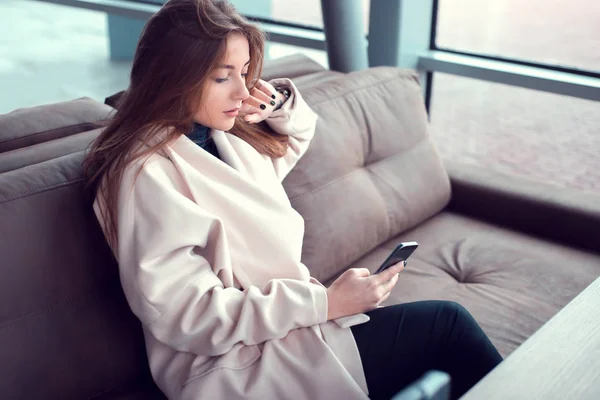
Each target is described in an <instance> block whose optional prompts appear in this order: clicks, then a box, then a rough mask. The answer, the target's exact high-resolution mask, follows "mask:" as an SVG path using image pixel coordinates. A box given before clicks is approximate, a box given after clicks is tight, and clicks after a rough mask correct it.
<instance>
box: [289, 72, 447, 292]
mask: <svg viewBox="0 0 600 400" xmlns="http://www.w3.org/2000/svg"><path fill="white" fill-rule="evenodd" d="M302 95H303V97H304V98H305V99H306V101H307V102H308V104H309V105H310V106H311V107H312V109H313V110H314V111H315V112H316V113H317V114H318V115H319V119H318V121H317V129H316V133H315V137H314V139H313V141H312V143H311V145H310V147H309V149H308V151H307V153H306V154H305V155H304V156H303V157H302V158H301V159H300V161H299V162H298V164H297V165H296V166H295V168H294V169H293V170H292V171H291V172H290V174H289V175H288V176H287V177H286V179H285V180H284V182H283V184H284V187H285V189H286V192H287V194H288V197H289V198H290V200H291V202H292V206H293V207H294V208H295V209H296V210H297V211H298V212H299V213H300V214H301V215H302V216H303V217H304V220H305V235H304V243H303V252H302V261H303V262H304V264H306V266H307V267H308V268H309V269H310V270H311V273H312V275H313V276H314V277H315V278H317V279H319V280H321V281H323V280H326V279H327V278H329V277H331V276H332V275H334V274H336V273H337V272H339V271H340V269H342V268H344V266H346V265H348V264H350V263H352V262H354V261H356V260H357V259H359V258H360V257H361V256H362V255H363V254H365V253H367V252H369V251H370V250H372V249H374V248H375V247H377V246H378V245H380V244H381V243H383V242H385V241H387V240H389V239H390V238H392V237H394V236H396V235H397V234H399V233H400V232H403V231H405V230H407V229H410V228H412V227H414V226H416V225H418V224H419V223H420V222H422V221H424V220H426V219H427V218H429V217H431V216H432V215H435V214H436V213H437V212H439V211H440V210H441V209H442V208H444V206H445V205H446V204H447V203H448V200H449V197H450V185H449V180H448V176H447V174H446V172H445V170H444V168H443V166H442V162H441V160H440V157H439V155H438V152H437V150H436V148H435V146H434V144H433V142H432V140H431V137H430V135H429V132H428V127H427V115H426V113H425V107H424V105H423V98H422V96H421V88H420V87H419V84H418V79H417V78H416V75H415V73H414V72H413V71H408V70H402V69H399V68H391V67H378V68H371V69H368V70H363V71H358V72H354V73H351V74H347V75H343V76H341V77H334V78H332V79H328V80H326V81H324V82H322V83H320V84H317V85H314V86H307V87H306V88H305V90H303V91H302Z"/></svg>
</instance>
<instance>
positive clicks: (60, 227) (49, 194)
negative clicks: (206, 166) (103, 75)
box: [0, 152, 151, 399]
mask: <svg viewBox="0 0 600 400" xmlns="http://www.w3.org/2000/svg"><path fill="white" fill-rule="evenodd" d="M82 159H83V152H79V153H74V154H70V155H67V156H64V157H60V158H56V159H52V160H49V161H46V162H42V163H39V164H35V165H30V166H27V167H24V168H21V169H18V170H14V171H11V172H7V173H4V174H0V221H2V223H0V238H2V239H1V240H0V257H1V261H0V274H1V278H0V343H2V345H1V346H0V360H2V363H0V376H2V379H0V393H2V398H6V399H34V398H47V399H83V398H95V397H96V396H98V395H99V394H101V393H104V392H108V391H110V390H111V389H114V390H119V389H118V388H121V387H128V386H129V385H131V384H132V382H138V381H146V382H147V381H151V380H150V379H149V378H148V377H149V371H148V363H147V359H146V354H145V347H144V338H143V334H142V330H141V326H140V324H139V321H138V320H137V318H136V317H135V316H134V315H133V314H132V313H131V311H130V309H129V306H128V304H127V302H126V300H125V296H124V294H123V291H122V289H121V284H120V280H119V271H118V267H117V264H116V262H115V260H114V258H113V256H112V253H111V251H110V249H109V248H108V246H107V245H106V244H105V239H104V236H103V234H102V232H101V230H100V228H99V226H98V223H97V220H96V217H95V215H94V213H93V210H92V207H91V202H90V201H87V200H86V199H85V196H84V191H83V182H82V171H81V161H82Z"/></svg>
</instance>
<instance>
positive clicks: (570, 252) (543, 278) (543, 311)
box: [327, 212, 600, 356]
mask: <svg viewBox="0 0 600 400" xmlns="http://www.w3.org/2000/svg"><path fill="white" fill-rule="evenodd" d="M408 240H416V241H418V242H419V245H420V246H419V249H418V250H417V251H416V252H415V253H414V254H413V256H412V257H411V258H410V262H409V264H408V265H407V268H406V269H405V270H404V272H402V274H401V279H400V280H399V281H398V284H397V286H396V288H395V289H394V291H393V292H392V294H391V296H390V297H389V299H388V300H387V304H397V303H403V302H408V301H416V300H424V299H442V300H453V301H457V302H459V303H460V304H462V305H463V306H465V307H466V308H467V309H468V310H469V311H470V312H471V313H472V314H473V316H474V317H475V319H476V320H477V321H478V322H479V323H480V324H481V326H482V328H483V329H484V331H486V333H487V334H488V335H489V336H490V338H491V340H492V342H493V343H494V344H495V345H496V347H497V348H498V350H499V351H500V353H501V354H502V355H503V356H507V355H508V354H510V353H511V352H512V351H513V350H515V349H516V348H517V347H518V346H519V345H520V344H521V343H523V342H524V341H525V339H527V338H528V337H529V336H531V335H532V334H533V333H534V332H535V331H536V330H537V329H538V328H540V327H541V326H542V325H543V324H544V323H545V322H546V321H548V320H549V319H550V318H551V317H552V316H553V315H554V314H556V313H557V312H558V311H559V310H560V309H561V308H562V307H564V306H565V305H566V304H567V303H568V302H569V301H570V300H571V299H572V298H573V297H574V296H575V295H576V294H578V293H579V292H581V291H582V290H583V289H584V288H585V287H586V286H587V285H589V284H590V283H591V282H593V281H594V279H595V278H597V277H598V276H599V275H600V256H599V255H593V254H590V253H587V252H583V251H579V250H575V249H572V248H568V247H565V246H560V245H557V244H553V243H550V242H547V241H543V240H540V239H536V238H533V237H531V236H527V235H524V234H522V233H518V232H515V231H511V230H508V229H503V228H499V227H497V226H494V225H491V224H488V223H485V222H481V221H478V220H475V219H472V218H469V217H465V216H461V215H458V214H454V213H450V212H442V213H440V214H438V215H436V216H435V217H433V218H431V219H430V220H428V221H426V222H425V223H423V224H420V225H419V226H418V227H416V228H414V229H411V230H409V231H406V232H403V233H402V234H400V235H398V236H396V237H394V238H392V239H391V240H390V241H388V242H387V243H384V244H383V245H382V246H380V247H378V248H377V249H376V250H374V251H372V252H371V253H369V254H367V255H365V256H364V257H363V258H361V259H360V260H359V261H357V262H356V263H354V264H353V265H351V266H350V267H357V268H369V269H371V270H374V269H375V267H376V266H377V265H379V264H381V262H382V261H383V260H384V259H385V257H387V255H388V254H389V253H390V252H391V251H392V249H393V248H394V247H395V245H396V244H397V243H398V242H401V241H408ZM327 283H328V284H329V283H330V282H327Z"/></svg>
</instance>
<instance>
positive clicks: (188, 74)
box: [83, 0, 288, 250]
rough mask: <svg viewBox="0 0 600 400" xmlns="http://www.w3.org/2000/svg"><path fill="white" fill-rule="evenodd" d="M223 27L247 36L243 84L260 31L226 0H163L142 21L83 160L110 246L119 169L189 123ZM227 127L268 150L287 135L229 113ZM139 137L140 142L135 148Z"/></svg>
mask: <svg viewBox="0 0 600 400" xmlns="http://www.w3.org/2000/svg"><path fill="white" fill-rule="evenodd" d="M231 33H241V34H242V35H244V36H245V37H246V39H247V40H248V43H249V47H250V65H249V68H248V75H247V78H246V84H247V86H248V88H249V89H251V88H252V87H253V85H254V82H255V81H256V79H257V78H258V77H260V75H261V74H262V66H263V64H262V63H263V56H264V41H265V37H264V34H263V32H262V31H260V30H259V29H258V28H257V27H256V26H254V25H252V24H251V23H249V22H248V21H247V20H246V19H245V18H243V17H242V16H241V15H240V14H238V13H237V11H236V10H235V9H234V8H233V7H232V6H231V5H230V4H229V3H228V2H227V1H222V0H169V1H168V2H167V3H166V4H165V5H164V6H163V7H162V8H161V9H160V10H159V11H158V12H157V13H156V14H155V15H154V16H152V17H151V18H150V20H149V21H148V23H147V24H146V26H145V27H144V30H143V31H142V34H141V37H140V39H139V42H138V45H137V49H136V52H135V56H134V60H133V66H132V69H131V77H130V83H129V87H128V88H127V90H126V91H125V92H124V94H123V96H122V97H121V99H120V100H119V104H118V105H117V108H118V110H117V112H116V114H115V116H114V118H113V119H112V120H110V121H109V122H108V125H107V126H106V128H105V129H104V131H103V132H102V133H101V134H100V136H99V137H98V138H97V139H96V140H95V142H94V143H93V144H92V146H91V149H90V152H89V153H88V155H87V156H86V158H85V160H84V162H83V167H84V175H85V177H86V184H87V188H88V190H89V194H91V195H92V196H94V195H95V196H99V200H100V203H101V205H103V206H102V207H100V212H101V215H102V218H103V220H104V232H105V235H106V237H107V240H108V242H109V244H111V246H113V250H115V249H116V245H117V220H116V210H117V201H118V192H119V188H120V182H121V179H122V177H123V173H124V171H125V169H126V168H127V166H128V165H130V164H131V163H132V162H133V161H136V160H138V159H140V158H142V157H149V156H150V155H152V154H154V153H156V152H157V151H159V150H160V149H161V148H162V147H163V146H165V145H166V144H168V143H170V142H172V141H174V140H176V139H177V138H178V137H179V136H180V135H182V134H184V133H186V132H189V131H190V130H191V129H192V126H193V115H194V114H195V111H196V110H197V109H198V106H199V105H200V104H201V102H202V97H203V96H202V88H203V86H204V84H205V82H206V80H207V76H208V74H209V73H210V72H211V71H212V70H213V69H214V68H216V67H217V65H218V64H220V63H221V61H222V58H223V57H224V54H225V51H226V46H227V36H228V35H229V34H231ZM159 132H167V133H166V135H164V138H161V140H159V141H158V143H157V144H154V145H150V144H149V139H151V138H153V137H156V135H157V133H159ZM230 133H232V134H234V135H236V136H238V137H240V138H242V139H244V140H245V141H246V142H248V143H249V144H250V145H251V146H253V147H254V148H255V149H256V150H257V151H258V152H260V153H263V154H267V155H269V156H271V157H281V156H283V155H284V154H285V152H286V150H287V146H288V137H287V136H285V135H277V134H275V133H274V132H273V131H272V130H270V129H269V128H268V126H267V125H266V124H264V123H261V124H256V125H252V124H248V123H246V122H244V120H243V119H242V118H237V119H236V121H235V124H234V126H233V128H232V129H231V130H230ZM141 144H147V145H148V146H147V147H146V148H145V149H144V150H142V151H139V149H141V148H142V147H141V146H140V145H141Z"/></svg>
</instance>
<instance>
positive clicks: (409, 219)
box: [0, 56, 600, 399]
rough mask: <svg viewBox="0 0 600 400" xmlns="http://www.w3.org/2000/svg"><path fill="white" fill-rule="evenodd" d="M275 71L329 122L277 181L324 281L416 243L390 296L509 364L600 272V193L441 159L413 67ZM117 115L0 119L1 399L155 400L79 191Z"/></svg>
mask: <svg viewBox="0 0 600 400" xmlns="http://www.w3.org/2000/svg"><path fill="white" fill-rule="evenodd" d="M280 76H285V77H291V78H292V79H293V80H294V81H295V82H296V84H297V86H298V87H299V88H300V90H301V91H302V93H303V95H304V97H305V98H306V100H307V101H308V103H309V104H310V105H311V106H312V108H313V109H314V110H315V111H316V112H317V114H319V117H320V118H319V122H318V126H317V133H316V136H315V138H314V141H313V142H312V144H311V147H310V149H309V151H308V153H307V154H306V155H305V156H304V158H303V159H302V160H301V161H300V162H299V164H298V165H297V166H296V167H295V168H294V170H293V171H292V172H291V173H290V175H289V176H288V177H287V178H286V180H285V181H284V186H285V189H286V191H287V194H288V196H289V198H290V199H291V202H292V205H293V206H294V207H295V208H296V209H297V210H298V211H299V212H300V213H301V214H302V215H303V217H304V219H305V221H306V234H305V243H304V250H303V261H304V263H305V264H306V265H307V266H308V267H309V268H310V269H311V271H312V273H313V275H314V276H315V277H316V278H318V279H319V280H321V281H322V282H324V283H326V284H328V283H330V282H332V281H333V280H334V279H335V278H336V277H337V276H338V275H339V274H340V273H342V272H343V271H344V270H346V269H347V268H349V267H366V268H369V269H371V270H374V269H375V268H377V267H378V266H379V264H380V263H381V262H382V261H383V260H384V259H385V258H386V256H387V255H388V254H389V252H390V251H391V250H392V249H393V248H394V247H395V245H396V244H397V243H398V242H400V241H404V240H416V241H418V242H419V244H420V247H419V249H418V250H417V252H416V253H415V254H414V255H413V256H412V257H411V259H410V263H409V265H408V267H407V268H406V270H405V271H404V272H403V273H402V275H401V279H400V280H399V283H398V285H397V287H396V289H395V290H394V292H393V294H392V296H391V297H390V298H389V300H388V303H390V304H392V303H398V302H407V301H414V300H421V299H448V300H455V301H458V302H460V303H461V304H463V305H464V306H465V307H466V308H467V309H469V310H470V311H471V313H472V314H473V315H474V316H475V318H476V319H477V320H478V321H479V323H480V324H481V325H482V327H483V329H484V330H485V331H486V332H487V333H488V335H489V336H490V338H491V339H492V341H493V342H494V344H495V345H496V346H497V347H498V349H499V350H500V352H501V353H502V354H503V355H504V356H507V355H509V354H510V353H511V352H512V351H513V350H514V349H515V348H516V347H518V346H519V345H520V344H521V343H522V342H523V341H524V340H525V339H526V338H527V337H529V336H530V335H531V334H532V333H533V332H535V331H536V330H537V329H538V328H539V327H540V326H541V325H542V324H543V323H544V322H546V321H547V320H548V319H550V318H551V317H552V316H553V315H554V314H555V313H556V312H557V311H558V310H560V309H561V308H562V307H563V306H564V305H565V304H566V303H567V302H568V301H569V300H571V299H572V298H573V297H575V295H577V294H578V293H579V292H580V291H581V290H582V289H583V288H585V287H586V286H587V285H588V284H589V283H591V282H592V281H593V280H594V279H595V278H597V277H598V276H600V234H599V232H600V201H599V200H600V198H599V197H598V196H595V195H592V194H588V195H583V194H580V193H578V192H574V191H570V190H560V189H553V188H550V187H547V186H545V185H543V184H540V183H535V182H529V181H522V180H520V179H519V178H517V177H510V176H503V175H497V174H494V173H492V172H489V171H482V170H480V169H477V168H475V167H472V166H465V165H461V164H460V163H459V162H457V161H454V160H442V159H441V158H440V155H439V153H438V150H437V149H436V146H435V143H433V141H432V139H431V136H430V135H429V133H428V126H427V115H426V112H425V109H424V106H423V99H422V96H421V89H420V87H419V85H418V80H417V79H416V75H415V74H414V73H413V72H411V71H405V70H400V69H396V68H374V69H370V70H365V71H360V72H356V73H351V74H348V75H344V74H340V73H335V72H331V71H325V70H324V69H323V68H321V67H320V66H319V65H318V64H316V63H314V62H312V61H310V60H309V59H307V58H305V57H302V56H294V57H289V58H286V59H282V60H277V61H276V62H271V63H269V64H268V65H267V67H266V69H265V74H264V78H267V79H268V78H273V77H280ZM107 102H108V103H110V104H112V105H114V106H117V107H118V95H117V96H114V97H111V98H109V99H107ZM112 112H113V109H112V108H111V107H110V106H108V105H104V104H100V103H97V102H95V101H93V100H90V99H78V100H74V101H71V102H66V103H57V104H54V105H48V106H42V107H35V108H29V109H21V110H16V111H14V112H12V113H9V114H6V115H1V116H0V221H2V223H1V224H0V237H1V238H2V240H1V241H0V256H1V257H2V263H1V264H0V265H1V267H0V271H1V274H2V278H1V279H0V318H1V320H0V342H1V343H2V346H0V359H1V360H3V362H2V364H1V367H0V369H1V371H0V376H2V377H3V378H2V379H1V380H0V393H2V398H6V399H16V398H27V399H33V398H61V399H70V398H93V399H105V398H106V399H109V398H110V399H152V398H162V395H161V393H160V392H159V391H158V389H156V387H155V386H154V384H153V383H152V380H151V377H150V375H149V371H148V367H147V363H146V359H145V353H144V351H145V350H144V343H143V338H142V336H141V330H140V326H139V323H138V321H137V320H136V318H135V317H134V316H133V315H132V313H131V312H130V311H129V308H128V306H127V303H126V301H125V298H124V296H123V293H122V291H121V288H120V283H119V276H118V270H117V265H116V263H115V261H114V259H113V257H112V255H111V253H110V251H109V249H108V248H107V246H106V244H105V242H104V239H103V236H102V234H101V232H100V230H99V228H98V225H97V223H96V220H95V217H94V215H93V213H92V211H91V207H90V199H86V198H85V196H84V193H83V182H82V171H81V166H80V163H81V160H82V158H83V155H84V151H83V149H85V148H86V147H87V146H88V145H89V143H90V142H91V141H92V140H93V139H94V138H95V137H96V136H97V134H98V132H99V131H100V130H99V129H93V128H94V127H93V126H92V125H90V123H89V122H90V121H94V120H102V119H106V118H108V117H110V114H111V113H112ZM465 117H467V116H465Z"/></svg>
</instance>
